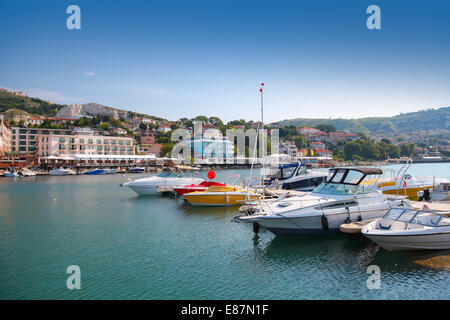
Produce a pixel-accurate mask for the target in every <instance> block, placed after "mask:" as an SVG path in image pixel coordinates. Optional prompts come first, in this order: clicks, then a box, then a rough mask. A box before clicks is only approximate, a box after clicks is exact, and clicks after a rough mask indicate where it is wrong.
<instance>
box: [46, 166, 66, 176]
mask: <svg viewBox="0 0 450 320" xmlns="http://www.w3.org/2000/svg"><path fill="white" fill-rule="evenodd" d="M69 172H70V171H69V170H68V169H64V168H62V167H60V168H54V169H53V170H51V171H50V175H51V176H66V175H68V174H69Z"/></svg>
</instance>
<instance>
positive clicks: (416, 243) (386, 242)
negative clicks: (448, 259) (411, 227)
mask: <svg viewBox="0 0 450 320" xmlns="http://www.w3.org/2000/svg"><path fill="white" fill-rule="evenodd" d="M364 235H365V236H366V237H367V238H369V239H370V240H372V241H373V242H375V243H376V244H377V245H379V246H381V247H383V248H384V249H386V250H389V251H398V250H444V249H450V231H448V232H443V233H433V234H414V235H373V234H364Z"/></svg>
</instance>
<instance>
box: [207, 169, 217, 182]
mask: <svg viewBox="0 0 450 320" xmlns="http://www.w3.org/2000/svg"><path fill="white" fill-rule="evenodd" d="M215 177H216V173H215V172H214V171H209V172H208V179H210V180H212V179H214V178H215Z"/></svg>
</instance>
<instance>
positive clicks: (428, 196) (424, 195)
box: [417, 182, 450, 203]
mask: <svg viewBox="0 0 450 320" xmlns="http://www.w3.org/2000/svg"><path fill="white" fill-rule="evenodd" d="M417 197H418V200H419V201H428V202H434V201H446V202H449V203H450V183H449V182H444V183H441V184H439V185H438V186H435V187H434V188H433V189H432V190H430V189H424V190H422V191H419V192H418V193H417Z"/></svg>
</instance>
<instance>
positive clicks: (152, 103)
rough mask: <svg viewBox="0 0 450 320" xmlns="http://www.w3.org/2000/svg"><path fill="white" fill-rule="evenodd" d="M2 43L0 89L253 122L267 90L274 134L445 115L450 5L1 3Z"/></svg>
mask: <svg viewBox="0 0 450 320" xmlns="http://www.w3.org/2000/svg"><path fill="white" fill-rule="evenodd" d="M71 4H77V5H78V6H80V8H81V30H68V29H67V28H66V19H67V17H68V15H67V14H66V8H67V7H68V6H69V5H71ZM371 4H376V5H378V6H380V8H381V27H382V28H381V30H369V29H367V27H366V19H367V17H368V15H367V14H366V13H365V11H366V8H367V7H368V6H369V5H371ZM0 36H1V42H0V87H5V88H9V89H16V90H23V91H25V92H26V93H27V94H29V95H31V96H38V97H41V98H44V99H49V100H51V101H54V102H58V103H64V104H71V103H84V102H91V101H95V102H98V103H101V104H105V105H109V106H113V107H118V108H123V109H128V110H133V111H137V112H143V113H148V114H152V115H156V116H160V117H164V118H168V119H170V120H176V119H179V118H180V117H194V116H196V115H206V116H218V117H220V118H222V119H223V120H226V121H229V120H233V119H240V118H243V119H246V120H251V119H253V120H258V119H259V91H258V90H259V83H260V82H264V83H265V96H264V97H265V120H266V122H269V121H277V120H283V119H289V118H296V117H308V118H316V117H324V118H329V117H343V118H357V117H365V116H390V115H395V114H398V113H401V112H410V111H416V110H420V109H424V108H439V107H443V106H448V105H450V76H449V75H450V2H449V1H433V2H432V5H430V2H428V1H399V0H397V1H362V0H361V1H360V0H351V1H331V0H330V1H321V0H319V1H285V0H277V1H263V0H259V1H249V0H241V1H234V0H227V1H215V0H208V1H196V0H191V1H188V0H184V1H174V0H172V1H171V0H166V1H133V0H128V1H120V0H119V1H106V0H105V1H99V0H95V1H93V0H91V1H78V0H72V1H63V0H54V1H21V0H14V1H12V0H0Z"/></svg>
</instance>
